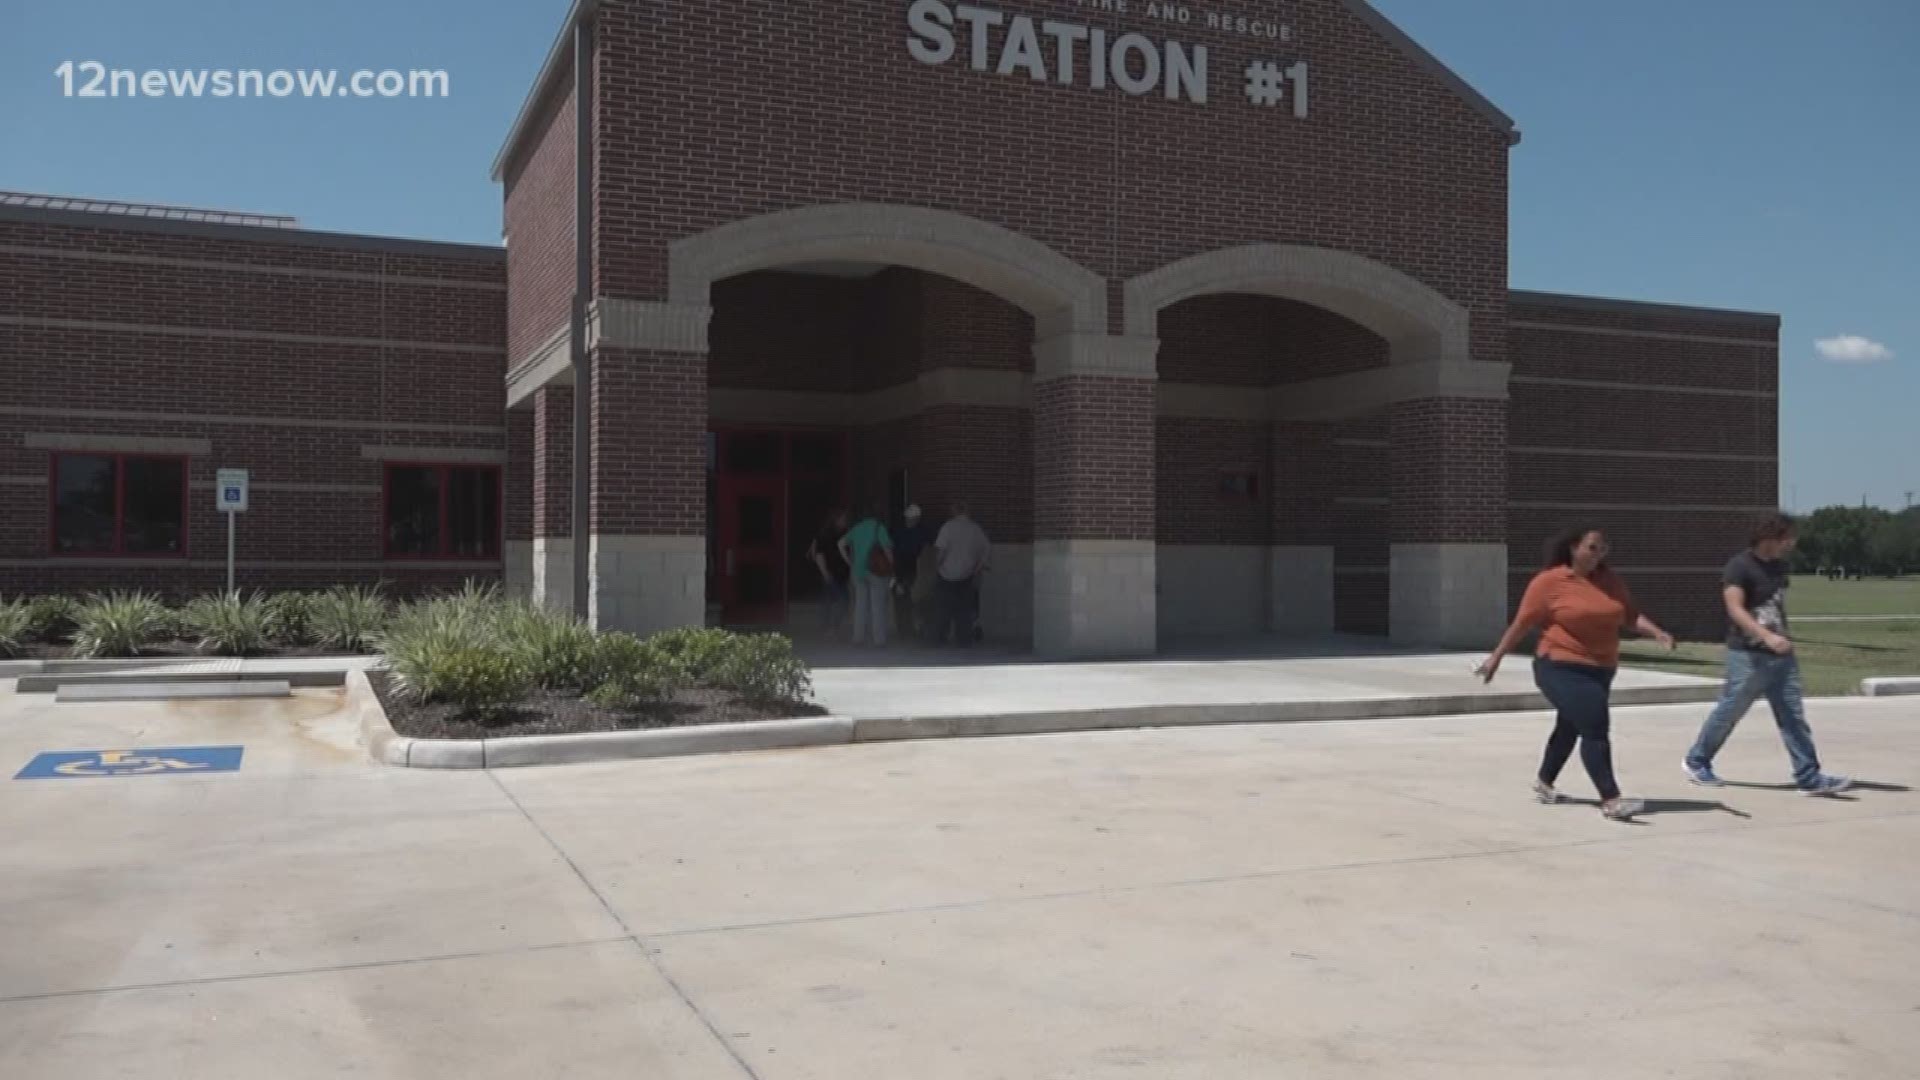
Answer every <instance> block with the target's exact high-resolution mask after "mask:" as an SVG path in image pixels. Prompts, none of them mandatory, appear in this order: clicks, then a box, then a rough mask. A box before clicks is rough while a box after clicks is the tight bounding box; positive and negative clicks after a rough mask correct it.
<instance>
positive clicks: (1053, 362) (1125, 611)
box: [1033, 333, 1159, 658]
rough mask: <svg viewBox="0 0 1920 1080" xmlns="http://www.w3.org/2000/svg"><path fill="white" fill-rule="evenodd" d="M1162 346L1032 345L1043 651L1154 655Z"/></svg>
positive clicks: (1144, 342)
mask: <svg viewBox="0 0 1920 1080" xmlns="http://www.w3.org/2000/svg"><path fill="white" fill-rule="evenodd" d="M1158 348H1159V342H1158V341H1156V340H1154V339H1151V338H1126V337H1116V336H1110V335H1106V334H1078V333H1069V334H1062V335H1059V336H1057V337H1053V338H1050V339H1048V340H1045V341H1041V342H1037V343H1036V344H1035V345H1034V360H1035V363H1034V395H1033V396H1034V401H1033V451H1034V463H1033V479H1034V497H1033V516H1034V530H1033V533H1034V544H1033V646H1034V651H1035V652H1036V653H1038V654H1040V655H1042V656H1048V657H1062V658H1069V657H1104V656H1141V655H1151V654H1152V653H1153V652H1154V650H1155V646H1156V640H1155V632H1156V626H1155V623H1156V611H1157V600H1156V596H1155V591H1156V586H1155V576H1156V575H1155V566H1154V498H1155V491H1154V430H1155V401H1156V389H1157V386H1156V382H1155V372H1154V355H1155V352H1156V350H1157V349H1158Z"/></svg>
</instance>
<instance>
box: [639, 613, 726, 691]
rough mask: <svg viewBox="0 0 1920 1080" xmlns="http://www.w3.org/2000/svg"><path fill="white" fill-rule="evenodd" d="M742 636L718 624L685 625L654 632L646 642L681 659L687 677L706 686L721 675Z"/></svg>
mask: <svg viewBox="0 0 1920 1080" xmlns="http://www.w3.org/2000/svg"><path fill="white" fill-rule="evenodd" d="M743 640H744V639H743V638H742V637H741V636H740V635H738V634H735V633H733V632H731V631H728V630H722V629H720V628H718V627H710V626H685V627H681V628H679V629H677V630H663V631H661V632H660V633H657V634H654V635H653V636H651V637H649V638H647V644H649V645H651V646H653V647H654V648H655V649H658V650H659V651H660V652H662V653H664V654H666V655H668V656H671V657H673V658H674V659H675V660H676V661H678V662H679V664H680V666H681V667H682V668H683V669H685V671H686V673H687V677H688V678H690V679H692V680H693V681H694V682H696V683H698V684H700V685H702V686H707V685H711V684H712V683H713V682H714V680H715V679H716V678H717V677H718V675H719V672H720V670H721V669H722V668H723V667H725V666H726V664H727V661H728V659H729V658H730V657H731V656H732V655H733V652H734V650H735V649H736V648H737V647H738V646H739V645H740V643H741V642H742V641H743Z"/></svg>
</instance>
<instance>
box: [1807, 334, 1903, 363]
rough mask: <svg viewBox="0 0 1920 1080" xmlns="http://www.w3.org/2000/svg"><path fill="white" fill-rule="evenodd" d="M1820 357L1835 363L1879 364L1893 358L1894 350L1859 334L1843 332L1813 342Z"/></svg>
mask: <svg viewBox="0 0 1920 1080" xmlns="http://www.w3.org/2000/svg"><path fill="white" fill-rule="evenodd" d="M1813 347H1814V348H1815V349H1817V350H1819V352H1820V357H1821V359H1823V360H1827V361H1829V362H1831V363H1835V364H1878V363H1880V362H1882V361H1885V360H1891V359H1893V350H1892V349H1889V348H1887V347H1886V346H1885V345H1882V344H1880V343H1879V342H1877V341H1875V340H1873V339H1872V338H1863V337H1861V336H1860V335H1859V334H1841V335H1840V336H1839V337H1830V338H1821V339H1820V340H1819V341H1816V342H1814V343H1813Z"/></svg>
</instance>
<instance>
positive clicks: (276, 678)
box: [13, 667, 346, 694]
mask: <svg viewBox="0 0 1920 1080" xmlns="http://www.w3.org/2000/svg"><path fill="white" fill-rule="evenodd" d="M345 678H346V673H345V672H343V671H275V670H273V669H271V668H266V667H262V668H259V669H256V670H253V671H182V672H177V673H169V672H168V671H167V670H166V669H165V668H130V669H127V670H124V671H117V672H115V671H100V672H94V673H92V674H87V675H78V674H57V673H43V674H39V675H22V676H20V677H19V678H18V679H16V680H15V681H14V688H13V689H14V692H15V693H18V694H50V693H53V692H54V691H56V690H58V689H59V688H60V687H63V686H112V685H114V684H117V683H126V682H131V681H138V682H143V683H149V682H151V683H174V684H186V683H228V682H284V683H287V684H288V685H290V686H297V687H312V686H339V685H340V684H341V683H342V682H343V681H344V680H345Z"/></svg>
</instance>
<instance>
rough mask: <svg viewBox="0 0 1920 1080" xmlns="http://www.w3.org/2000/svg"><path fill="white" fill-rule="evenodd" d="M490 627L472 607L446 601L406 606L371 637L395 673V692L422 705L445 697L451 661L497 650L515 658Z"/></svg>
mask: <svg viewBox="0 0 1920 1080" xmlns="http://www.w3.org/2000/svg"><path fill="white" fill-rule="evenodd" d="M494 630H495V628H494V626H493V625H492V623H491V622H490V621H489V620H488V619H487V618H485V617H483V615H482V613H480V612H477V611H475V610H474V609H473V608H471V607H466V606H462V605H460V604H456V603H452V602H450V601H449V600H448V599H446V598H439V599H433V600H421V601H417V602H415V603H411V604H405V605H402V606H401V607H400V608H399V609H398V610H396V611H394V612H393V614H392V616H391V617H390V618H389V619H388V620H387V623H386V626H385V627H384V628H383V629H382V630H380V631H379V632H378V633H377V634H374V635H373V637H372V644H373V646H374V647H375V648H376V649H378V650H379V651H380V652H381V653H382V654H384V655H385V659H386V666H387V669H388V670H389V671H391V672H392V674H393V688H394V689H395V690H396V691H397V692H399V693H401V694H405V695H407V696H410V697H413V698H415V699H417V700H421V701H438V700H443V699H444V694H445V690H446V686H445V683H444V678H445V676H446V670H447V669H446V664H447V661H448V658H449V657H452V656H455V655H456V654H464V653H473V652H493V653H499V654H500V655H502V656H507V657H508V658H509V659H511V654H510V653H509V652H508V650H506V649H505V648H503V647H502V646H501V645H500V643H499V641H498V638H497V635H496V634H495V632H494Z"/></svg>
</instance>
